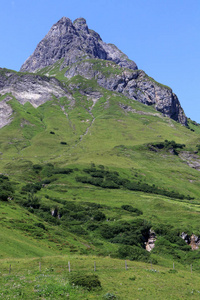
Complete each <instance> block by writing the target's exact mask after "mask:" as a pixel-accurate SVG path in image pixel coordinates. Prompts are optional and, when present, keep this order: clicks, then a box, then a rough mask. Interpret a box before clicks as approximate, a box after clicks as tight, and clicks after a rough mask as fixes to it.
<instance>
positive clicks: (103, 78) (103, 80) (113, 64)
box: [20, 17, 187, 125]
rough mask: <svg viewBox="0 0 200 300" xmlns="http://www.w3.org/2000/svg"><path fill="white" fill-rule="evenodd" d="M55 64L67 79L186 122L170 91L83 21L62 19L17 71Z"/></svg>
mask: <svg viewBox="0 0 200 300" xmlns="http://www.w3.org/2000/svg"><path fill="white" fill-rule="evenodd" d="M94 59H95V60H94ZM58 61H59V62H60V65H59V70H60V71H61V70H63V69H64V68H66V72H65V76H66V77H67V78H72V77H74V76H76V75H81V76H83V77H85V78H87V79H92V78H94V79H95V80H97V83H98V84H99V85H100V86H102V87H104V88H106V89H109V90H111V91H116V92H118V93H122V94H124V95H125V96H126V97H128V98H130V99H133V100H137V101H139V102H141V103H144V104H147V105H154V106H155V108H156V110H158V111H160V112H162V113H163V114H164V115H165V116H168V117H170V118H172V119H174V120H175V121H178V122H180V123H181V124H183V125H186V124H187V118H186V116H185V114H184V112H183V109H182V108H181V105H180V103H179V100H178V98H177V96H176V95H175V94H174V93H173V92H172V90H171V89H170V88H169V87H166V86H164V85H161V84H159V83H157V82H156V81H155V80H153V79H152V78H150V77H149V76H147V75H146V74H145V73H144V72H143V71H139V70H138V68H137V65H136V64H135V62H133V61H131V60H130V59H129V58H128V57H127V56H126V55H125V54H124V53H123V52H121V51H120V50H119V49H118V48H117V47H116V46H115V45H112V44H106V43H104V42H103V41H102V39H101V37H100V35H99V34H98V33H96V32H94V31H93V30H90V29H88V26H87V24H86V20H85V19H83V18H79V19H76V20H75V21H74V22H73V23H72V21H71V20H69V19H68V18H66V17H63V18H62V19H61V20H59V21H58V22H57V23H56V24H55V25H53V26H52V28H51V29H50V31H49V32H48V34H47V35H46V36H45V37H44V39H43V40H42V41H41V42H40V43H39V44H38V45H37V47H36V49H35V51H34V52H33V54H32V55H31V56H30V57H29V58H28V59H27V60H26V62H25V63H24V64H23V65H22V67H21V69H20V71H22V72H27V71H28V72H38V70H42V69H43V68H45V67H49V66H53V65H54V64H55V63H57V62H58ZM46 74H47V75H48V72H47V73H46Z"/></svg>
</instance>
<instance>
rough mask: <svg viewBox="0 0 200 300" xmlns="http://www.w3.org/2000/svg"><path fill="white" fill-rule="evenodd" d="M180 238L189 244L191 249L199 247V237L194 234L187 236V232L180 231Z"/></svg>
mask: <svg viewBox="0 0 200 300" xmlns="http://www.w3.org/2000/svg"><path fill="white" fill-rule="evenodd" d="M181 238H182V239H183V240H184V241H185V242H186V243H187V244H188V245H190V247H191V248H192V250H197V249H199V246H200V238H199V237H198V236H197V235H195V234H192V235H191V236H189V235H188V234H187V233H185V232H182V233H181Z"/></svg>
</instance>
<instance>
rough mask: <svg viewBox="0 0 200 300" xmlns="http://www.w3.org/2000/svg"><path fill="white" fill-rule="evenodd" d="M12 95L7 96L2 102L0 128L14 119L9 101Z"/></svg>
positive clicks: (0, 105) (0, 104) (0, 106)
mask: <svg viewBox="0 0 200 300" xmlns="http://www.w3.org/2000/svg"><path fill="white" fill-rule="evenodd" d="M10 100H12V97H10V96H7V97H5V98H4V99H3V100H2V101H1V102H0V128H2V127H4V126H5V125H8V124H9V123H10V122H11V121H12V113H13V110H12V108H11V107H10V105H9V104H8V103H7V102H8V101H10Z"/></svg>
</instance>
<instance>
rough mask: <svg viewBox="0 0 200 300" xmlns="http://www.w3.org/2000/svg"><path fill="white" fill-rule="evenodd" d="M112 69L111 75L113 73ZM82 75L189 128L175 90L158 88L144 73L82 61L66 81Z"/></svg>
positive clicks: (113, 65) (74, 67) (162, 86)
mask: <svg viewBox="0 0 200 300" xmlns="http://www.w3.org/2000/svg"><path fill="white" fill-rule="evenodd" d="M111 69H112V72H111V71H110V70H111ZM75 75H81V76H83V77H85V78H87V79H92V78H95V79H96V80H97V83H98V84H99V85H100V86H102V87H104V88H106V89H108V90H111V91H116V92H119V93H122V94H123V95H125V96H126V97H128V98H130V99H133V100H137V101H139V102H141V103H143V104H146V105H154V106H155V108H156V110H157V111H160V112H162V113H163V115H164V116H167V117H170V118H172V119H173V120H175V121H178V122H179V123H181V124H183V125H186V124H187V118H186V116H185V114H184V111H183V109H182V107H181V105H180V103H179V100H178V98H177V96H176V95H175V94H174V93H173V92H172V90H171V89H170V88H168V87H166V86H164V85H161V84H159V83H158V82H156V81H154V80H153V79H151V78H150V77H148V76H147V75H146V74H145V72H143V71H139V70H129V69H124V68H120V67H119V66H118V65H115V64H114V63H113V62H106V63H105V62H103V61H101V62H100V61H98V62H96V63H95V62H92V61H89V60H88V61H83V62H81V63H79V64H75V65H72V66H71V68H69V69H68V70H67V72H66V74H65V76H66V77H67V78H72V77H73V76H75Z"/></svg>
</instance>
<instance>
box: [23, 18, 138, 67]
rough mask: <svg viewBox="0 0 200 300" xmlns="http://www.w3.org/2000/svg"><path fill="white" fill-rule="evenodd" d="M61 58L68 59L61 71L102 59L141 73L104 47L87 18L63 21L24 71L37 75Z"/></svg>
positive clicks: (114, 49)
mask: <svg viewBox="0 0 200 300" xmlns="http://www.w3.org/2000/svg"><path fill="white" fill-rule="evenodd" d="M61 58H63V59H64V61H63V63H62V66H61V68H64V67H66V66H68V65H71V64H73V63H76V62H78V61H81V60H83V59H90V58H99V59H104V60H111V61H114V62H115V63H117V64H119V65H120V66H122V67H126V68H129V69H133V70H135V69H137V65H136V64H135V63H134V62H133V61H131V60H129V59H128V57H127V56H126V55H125V54H124V53H122V52H121V51H120V50H119V49H118V48H117V47H116V46H114V45H111V44H106V43H104V42H103V41H102V39H101V37H100V36H99V34H98V33H96V32H95V31H93V30H90V29H89V28H88V26H87V23H86V20H85V19H84V18H78V19H76V20H75V21H74V22H73V23H72V21H71V20H70V19H69V18H66V17H62V18H61V19H60V20H59V21H58V22H57V23H56V24H54V25H53V26H52V27H51V29H50V31H49V32H48V33H47V35H46V36H45V37H44V38H43V40H42V41H41V42H40V43H39V44H38V45H37V47H36V49H35V51H34V52H33V54H32V55H31V56H30V57H29V58H28V59H27V60H26V61H25V63H24V64H23V65H22V67H21V69H20V71H29V72H35V71H37V70H39V69H42V68H44V67H46V66H49V65H52V64H54V63H55V62H56V61H58V60H60V59H61Z"/></svg>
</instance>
